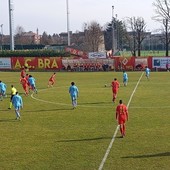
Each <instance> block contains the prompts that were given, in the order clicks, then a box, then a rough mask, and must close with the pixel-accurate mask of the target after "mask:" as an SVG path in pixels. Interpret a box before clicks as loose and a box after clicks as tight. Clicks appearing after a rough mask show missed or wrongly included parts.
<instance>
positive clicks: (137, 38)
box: [125, 17, 146, 56]
mask: <svg viewBox="0 0 170 170" xmlns="http://www.w3.org/2000/svg"><path fill="white" fill-rule="evenodd" d="M125 22H126V26H127V30H130V32H128V33H127V34H126V38H127V40H128V42H129V47H130V49H131V52H132V55H133V56H136V51H137V52H138V56H140V55H141V44H142V41H143V40H144V39H145V37H146V23H145V21H144V19H143V18H142V17H137V18H136V17H131V18H128V19H127V21H125Z"/></svg>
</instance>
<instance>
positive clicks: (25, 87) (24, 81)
mask: <svg viewBox="0 0 170 170" xmlns="http://www.w3.org/2000/svg"><path fill="white" fill-rule="evenodd" d="M20 83H21V84H22V87H23V89H24V91H25V95H26V96H27V95H28V81H27V79H26V77H24V76H23V77H22V78H21V79H20Z"/></svg>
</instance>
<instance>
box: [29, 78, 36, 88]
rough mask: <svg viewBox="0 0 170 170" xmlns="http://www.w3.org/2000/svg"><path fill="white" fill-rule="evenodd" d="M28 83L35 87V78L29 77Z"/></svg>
mask: <svg viewBox="0 0 170 170" xmlns="http://www.w3.org/2000/svg"><path fill="white" fill-rule="evenodd" d="M28 82H29V84H30V85H31V86H32V85H34V86H35V78H34V77H29V78H28Z"/></svg>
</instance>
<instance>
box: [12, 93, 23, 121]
mask: <svg viewBox="0 0 170 170" xmlns="http://www.w3.org/2000/svg"><path fill="white" fill-rule="evenodd" d="M12 104H13V106H14V108H15V113H16V120H18V119H19V120H21V116H20V109H21V108H23V101H22V97H21V96H19V94H18V92H16V94H15V95H14V96H13V98H12Z"/></svg>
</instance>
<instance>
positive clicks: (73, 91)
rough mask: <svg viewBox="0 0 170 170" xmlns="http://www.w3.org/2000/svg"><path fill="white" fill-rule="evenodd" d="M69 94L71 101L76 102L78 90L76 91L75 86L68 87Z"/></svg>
mask: <svg viewBox="0 0 170 170" xmlns="http://www.w3.org/2000/svg"><path fill="white" fill-rule="evenodd" d="M69 93H70V96H71V99H72V101H73V100H76V99H77V97H78V93H79V90H78V88H77V86H75V85H73V86H70V88H69Z"/></svg>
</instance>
